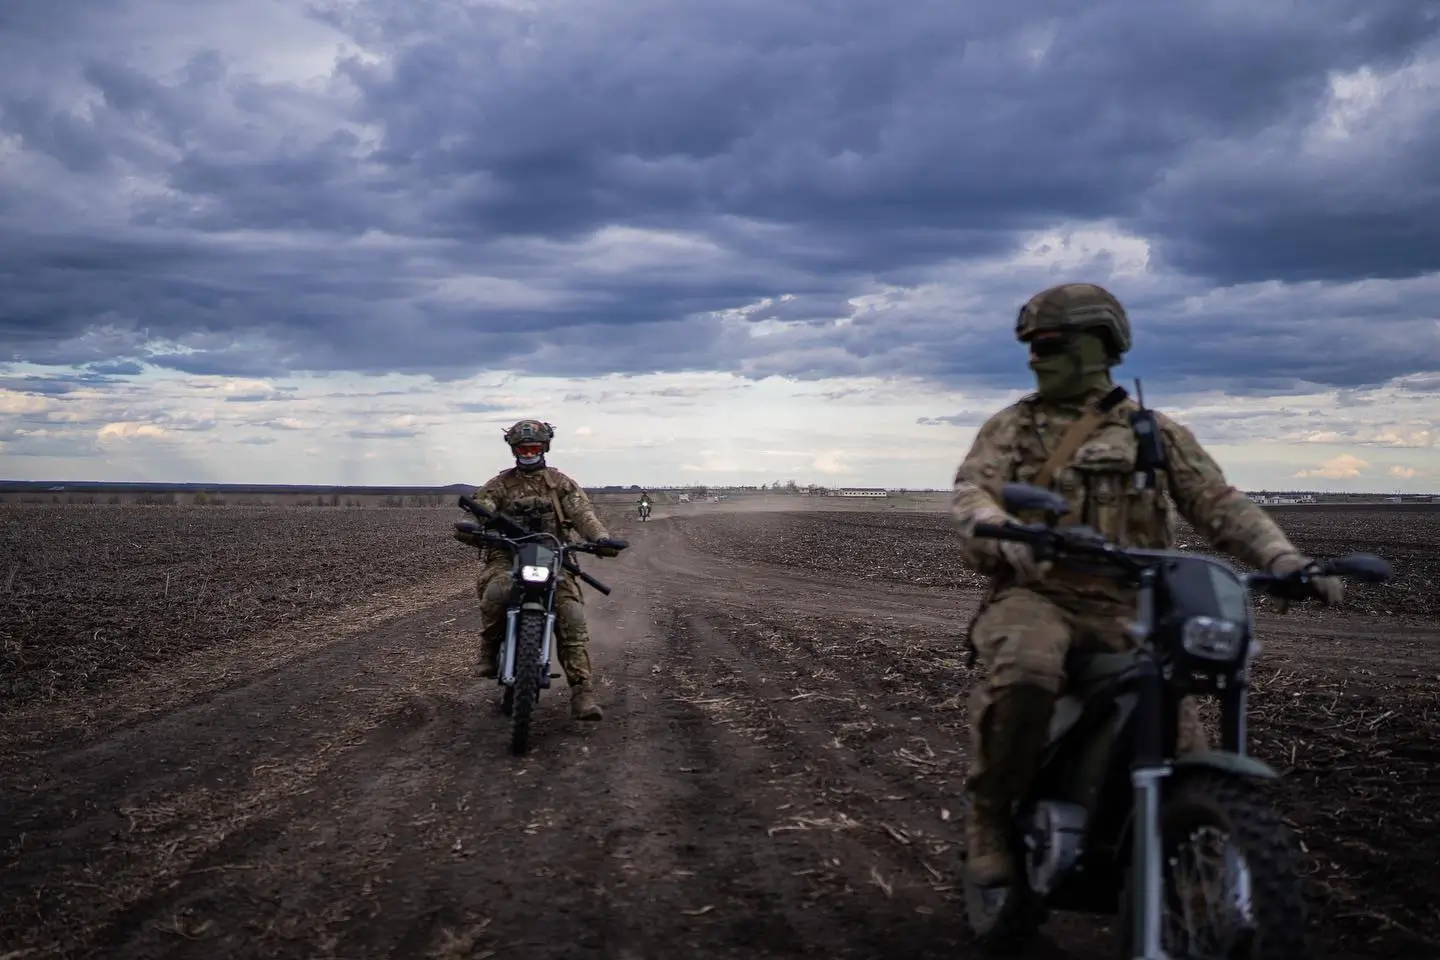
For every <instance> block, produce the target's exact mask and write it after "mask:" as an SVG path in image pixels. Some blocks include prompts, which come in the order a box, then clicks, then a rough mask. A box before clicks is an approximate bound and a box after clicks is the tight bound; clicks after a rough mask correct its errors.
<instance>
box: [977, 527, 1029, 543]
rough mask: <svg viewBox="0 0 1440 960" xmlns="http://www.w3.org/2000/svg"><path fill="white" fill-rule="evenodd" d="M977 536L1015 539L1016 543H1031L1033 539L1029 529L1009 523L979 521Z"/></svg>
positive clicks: (993, 538)
mask: <svg viewBox="0 0 1440 960" xmlns="http://www.w3.org/2000/svg"><path fill="white" fill-rule="evenodd" d="M975 536H977V537H985V538H987V539H990V540H1013V541H1015V542H1016V543H1029V542H1030V541H1031V539H1032V537H1031V536H1030V532H1029V531H1028V530H1022V529H1019V528H1016V527H1013V526H1011V525H1010V524H1008V523H977V524H975Z"/></svg>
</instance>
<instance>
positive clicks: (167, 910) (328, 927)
mask: <svg viewBox="0 0 1440 960" xmlns="http://www.w3.org/2000/svg"><path fill="white" fill-rule="evenodd" d="M683 510H685V508H684V507H680V508H674V509H669V510H667V509H664V508H662V509H660V510H657V513H656V516H655V519H654V520H653V521H652V522H650V523H647V524H644V525H639V524H636V523H634V522H632V520H631V518H630V517H629V516H622V517H617V518H615V520H614V524H613V527H614V529H615V531H616V532H617V533H619V534H620V535H623V536H628V537H630V539H631V541H632V544H633V549H631V550H630V551H627V552H626V553H625V554H624V555H623V556H622V557H621V558H619V559H618V560H614V561H603V562H602V561H595V560H590V561H589V562H588V563H587V564H586V567H587V569H588V570H589V571H590V572H592V573H594V574H595V575H596V576H597V577H599V578H600V579H602V580H604V581H605V582H606V583H608V584H609V585H610V586H612V587H613V588H614V593H613V594H612V595H611V596H609V597H602V596H600V595H599V594H597V593H595V592H593V591H587V604H588V606H589V611H590V612H589V618H590V624H591V632H592V637H593V644H592V657H593V659H594V661H595V665H596V668H597V670H598V672H599V674H600V676H601V678H602V680H601V693H602V701H603V703H604V705H605V707H606V710H607V715H606V719H605V721H604V722H603V723H600V724H576V723H572V722H571V721H570V720H569V719H568V713H567V711H566V706H567V705H566V702H565V697H564V693H563V691H562V690H560V689H559V688H558V687H557V688H556V689H555V690H553V691H552V692H551V693H549V694H547V695H546V698H545V699H544V700H542V705H541V715H540V723H539V727H538V729H537V734H536V743H535V748H534V752H533V753H532V754H531V755H529V756H527V757H525V758H522V759H518V760H517V759H514V758H512V757H510V756H509V755H508V754H507V753H506V750H505V747H506V739H507V737H506V733H507V731H506V726H505V723H504V720H503V718H502V717H500V716H499V715H498V713H497V712H496V710H495V706H494V703H495V701H496V699H497V698H496V696H495V688H494V686H493V682H484V683H482V682H481V681H479V680H478V679H476V677H475V676H474V673H473V664H474V630H475V627H476V621H477V617H476V610H475V601H474V587H473V582H472V580H471V577H472V573H473V567H472V564H473V559H471V558H470V557H469V556H468V555H467V553H466V551H465V550H464V548H462V547H461V546H460V545H459V544H457V543H455V542H454V541H453V540H451V539H450V538H449V536H448V530H449V524H450V521H451V520H453V519H459V517H458V511H456V512H454V513H455V514H456V515H453V516H452V512H451V511H448V510H418V509H417V510H347V509H343V508H342V509H327V508H224V507H168V508H167V507H93V508H92V507H55V508H49V507H10V508H3V509H0V522H3V524H4V527H3V531H0V578H3V579H0V694H3V695H4V701H3V706H0V719H3V721H4V727H3V732H0V810H3V811H4V813H5V816H4V818H3V820H0V865H3V870H4V873H3V879H0V957H4V958H6V960H9V958H17V960H18V958H21V957H24V958H27V960H29V958H40V957H107V958H139V957H146V958H151V957H195V958H207V960H208V958H223V957H346V958H358V957H386V956H397V957H399V956H407V957H408V956H432V957H453V958H460V957H492V956H493V957H524V958H527V960H531V958H547V957H553V958H583V957H636V958H639V957H645V958H650V957H653V958H664V960H671V958H677V957H737V958H739V957H747V958H763V957H798V956H817V957H820V956H823V957H851V956H853V957H867V958H897V960H898V958H902V957H903V958H925V957H934V958H941V957H945V958H955V957H966V956H972V955H974V954H973V952H972V949H971V948H970V947H969V946H968V945H967V943H966V935H965V931H964V924H963V920H962V918H961V904H960V899H959V895H958V886H957V875H956V870H957V856H958V853H959V850H960V846H961V840H962V829H961V824H960V810H961V796H960V790H961V786H962V782H963V772H964V761H965V756H964V743H965V738H964V730H965V709H964V693H965V691H966V690H967V688H968V686H969V683H970V682H971V680H972V674H971V672H970V671H968V670H967V669H966V666H965V655H964V650H963V648H962V647H961V645H960V642H959V637H960V636H961V635H962V633H963V629H964V627H965V624H966V622H967V621H968V618H969V615H970V612H971V611H972V610H973V608H974V605H975V603H976V601H977V599H978V590H977V587H978V581H977V580H976V579H975V578H974V576H973V575H972V574H970V573H969V572H968V571H966V570H965V569H964V568H963V566H961V565H960V563H959V561H958V559H957V558H956V557H955V553H954V545H953V540H952V537H951V534H950V531H949V528H948V525H947V521H946V518H945V517H943V516H940V515H927V514H921V513H901V512H885V513H881V512H876V513H864V512H856V511H847V512H843V513H825V512H792V513H758V512H757V513H734V514H727V513H719V512H715V511H710V512H707V513H705V514H704V515H691V514H688V513H683V512H681V511H683ZM1277 516H1278V517H1279V519H1280V520H1281V522H1282V524H1283V525H1284V526H1285V527H1286V528H1287V529H1289V530H1290V532H1291V533H1292V535H1293V536H1294V537H1295V539H1296V540H1297V541H1298V542H1299V543H1300V544H1301V546H1302V547H1303V548H1305V549H1308V550H1311V551H1315V552H1318V553H1334V552H1340V551H1343V550H1349V549H1367V550H1373V551H1374V552H1378V553H1381V554H1382V555H1385V556H1386V557H1388V558H1389V559H1391V560H1392V561H1393V562H1394V563H1395V564H1396V566H1397V567H1398V568H1399V569H1400V570H1401V571H1402V576H1401V578H1400V579H1399V580H1397V581H1396V582H1395V583H1392V584H1390V585H1385V586H1381V587H1370V588H1355V589H1354V590H1353V591H1352V597H1353V603H1352V604H1351V605H1350V606H1349V607H1348V608H1347V609H1344V610H1341V611H1322V610H1310V609H1299V610H1292V611H1291V612H1290V613H1289V614H1287V615H1285V616H1283V617H1282V616H1278V615H1275V614H1273V613H1270V612H1265V611H1262V624H1261V626H1262V630H1263V638H1264V642H1265V649H1264V652H1263V653H1262V656H1261V660H1260V662H1259V664H1258V666H1257V668H1256V675H1255V681H1256V690H1255V695H1254V698H1253V713H1252V726H1251V730H1252V746H1253V749H1254V751H1255V752H1256V753H1257V754H1258V755H1259V756H1260V757H1261V758H1263V759H1265V760H1267V761H1268V762H1270V763H1271V764H1273V765H1275V766H1276V767H1278V768H1280V769H1281V770H1283V771H1284V773H1285V778H1284V780H1283V782H1282V784H1281V786H1280V787H1279V788H1278V796H1277V800H1278V802H1279V804H1280V805H1281V806H1282V807H1283V808H1284V809H1285V810H1286V812H1287V814H1288V816H1289V818H1290V819H1291V821H1292V822H1293V823H1294V824H1295V825H1296V826H1297V827H1298V828H1299V830H1300V835H1301V837H1302V839H1303V840H1304V842H1305V845H1306V856H1307V859H1306V869H1307V871H1308V873H1309V877H1308V888H1309V894H1310V896H1311V899H1312V905H1313V912H1314V914H1315V923H1314V929H1313V932H1314V934H1315V938H1316V941H1317V943H1319V944H1324V945H1328V947H1329V955H1333V956H1348V957H1375V958H1379V957H1394V956H1416V957H1419V956H1440V915H1437V912H1436V910H1435V907H1434V904H1435V903H1436V901H1437V899H1440V898H1437V893H1440V883H1437V882H1436V881H1435V880H1434V879H1433V877H1434V869H1433V867H1434V864H1435V863H1437V862H1440V824H1437V822H1436V817H1437V812H1436V811H1437V807H1440V804H1437V801H1440V774H1437V766H1436V761H1437V760H1440V746H1437V737H1436V734H1437V730H1440V712H1437V703H1440V697H1437V691H1440V619H1437V618H1440V588H1437V586H1436V584H1437V582H1440V566H1437V563H1436V560H1435V558H1434V545H1435V544H1436V543H1437V542H1440V512H1416V511H1409V512H1399V511H1390V510H1387V509H1383V508H1377V509H1373V510H1367V511H1355V512H1349V513H1337V512H1334V511H1282V512H1279V513H1277ZM1192 536H1193V535H1192ZM1048 933H1049V938H1048V940H1047V942H1046V943H1045V944H1042V945H1041V947H1040V948H1039V949H1038V950H1037V951H1036V953H1034V954H1033V955H1035V956H1049V957H1074V958H1092V957H1093V958H1099V957H1108V956H1110V955H1112V953H1111V943H1110V940H1109V937H1108V934H1107V933H1106V930H1105V927H1104V924H1103V923H1102V922H1100V921H1098V920H1095V919H1093V918H1085V917H1079V918H1074V917H1058V918H1057V919H1055V920H1053V921H1052V922H1051V924H1050V926H1049V928H1048Z"/></svg>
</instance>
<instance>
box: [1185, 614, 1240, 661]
mask: <svg viewBox="0 0 1440 960" xmlns="http://www.w3.org/2000/svg"><path fill="white" fill-rule="evenodd" d="M1244 643H1245V627H1244V626H1242V625H1241V624H1238V623H1236V622H1235V621H1233V620H1222V619H1220V618H1219V617H1191V618H1190V619H1189V620H1186V621H1185V625H1184V626H1183V627H1181V628H1180V645H1181V646H1183V647H1184V648H1185V652H1186V653H1188V654H1190V655H1191V656H1192V657H1199V658H1201V659H1202V660H1219V661H1229V660H1234V659H1235V658H1236V657H1238V656H1239V655H1240V650H1241V647H1242V646H1243V645H1244Z"/></svg>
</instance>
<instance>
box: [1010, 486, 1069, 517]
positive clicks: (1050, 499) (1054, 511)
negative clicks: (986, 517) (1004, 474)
mask: <svg viewBox="0 0 1440 960" xmlns="http://www.w3.org/2000/svg"><path fill="white" fill-rule="evenodd" d="M1001 499H1002V500H1003V501H1004V504H1005V510H1006V512H1007V513H1031V512H1039V513H1044V514H1045V515H1046V516H1049V517H1063V516H1065V514H1067V513H1069V512H1070V501H1068V500H1066V499H1065V498H1064V497H1062V496H1060V494H1058V493H1055V492H1054V491H1052V490H1046V489H1045V488H1044V487H1037V486H1033V485H1031V484H1028V483H1007V484H1005V488H1004V490H1003V491H1002V493H1001Z"/></svg>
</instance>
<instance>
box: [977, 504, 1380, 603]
mask: <svg viewBox="0 0 1440 960" xmlns="http://www.w3.org/2000/svg"><path fill="white" fill-rule="evenodd" d="M974 534H975V536H977V537H985V538H987V539H991V540H1008V541H1011V542H1014V543H1025V544H1029V545H1030V547H1031V548H1032V549H1033V550H1035V551H1036V553H1037V555H1052V554H1070V555H1073V556H1076V557H1077V558H1084V559H1086V560H1090V561H1097V560H1098V561H1100V562H1102V563H1108V564H1109V565H1110V566H1111V567H1113V568H1115V570H1116V573H1117V575H1121V576H1123V575H1124V574H1126V573H1130V572H1133V571H1135V570H1137V569H1139V568H1141V567H1145V566H1152V565H1154V564H1155V563H1157V562H1158V561H1159V560H1160V559H1161V557H1160V556H1157V555H1156V554H1153V553H1149V552H1145V553H1139V552H1133V551H1130V550H1126V549H1124V548H1123V547H1117V546H1116V545H1115V544H1113V543H1110V542H1109V541H1107V540H1105V539H1104V538H1103V537H1101V536H1100V535H1099V533H1097V532H1096V531H1095V530H1092V529H1090V528H1089V527H1079V526H1077V527H1070V528H1068V529H1056V528H1054V527H1049V526H1046V525H1044V524H1038V523H1028V524H1027V523H1012V522H1006V523H986V522H982V523H977V524H975V530H974ZM1392 576H1394V568H1393V567H1391V565H1390V563H1389V562H1388V561H1386V560H1385V559H1384V558H1383V557H1378V556H1376V555H1375V554H1372V553H1350V554H1346V555H1344V556H1341V557H1331V558H1330V559H1327V560H1317V561H1315V562H1314V563H1313V564H1311V565H1310V566H1308V567H1302V568H1301V569H1299V570H1295V571H1292V572H1290V573H1286V574H1273V573H1259V572H1256V573H1249V574H1246V576H1245V580H1246V582H1247V583H1249V584H1250V585H1251V586H1253V587H1259V588H1260V589H1262V590H1264V591H1265V592H1267V593H1271V594H1274V595H1277V596H1285V595H1291V594H1293V593H1294V592H1295V591H1296V590H1297V589H1298V590H1301V591H1303V590H1304V589H1305V588H1307V587H1308V586H1309V585H1310V582H1311V581H1312V580H1314V579H1315V578H1316V577H1347V578H1350V579H1354V580H1360V581H1363V582H1366V583H1383V582H1385V581H1386V580H1389V579H1390V578H1391V577H1392Z"/></svg>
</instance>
